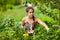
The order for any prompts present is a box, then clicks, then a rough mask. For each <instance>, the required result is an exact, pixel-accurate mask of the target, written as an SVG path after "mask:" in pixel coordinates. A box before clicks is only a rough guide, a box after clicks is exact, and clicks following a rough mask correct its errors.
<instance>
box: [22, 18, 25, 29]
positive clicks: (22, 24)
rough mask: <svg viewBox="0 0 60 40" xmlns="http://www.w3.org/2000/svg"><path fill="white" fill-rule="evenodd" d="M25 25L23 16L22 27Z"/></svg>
mask: <svg viewBox="0 0 60 40" xmlns="http://www.w3.org/2000/svg"><path fill="white" fill-rule="evenodd" d="M24 25H25V19H24V18H23V19H22V23H21V27H22V28H23V27H24Z"/></svg>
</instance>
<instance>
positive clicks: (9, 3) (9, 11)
mask: <svg viewBox="0 0 60 40" xmlns="http://www.w3.org/2000/svg"><path fill="white" fill-rule="evenodd" d="M28 5H30V6H31V5H32V7H33V8H34V10H35V12H34V15H35V16H36V17H38V18H40V19H41V20H42V21H44V22H45V23H46V24H47V25H48V27H49V28H50V30H49V31H48V32H47V31H46V29H45V28H44V27H43V26H42V25H40V24H38V23H37V25H36V28H35V32H34V34H33V35H32V36H28V37H24V36H23V34H24V33H25V30H24V29H21V28H20V22H21V20H22V18H23V17H25V16H26V7H27V6H28ZM42 29H43V30H42ZM25 36H26V35H25ZM59 37H60V0H0V40H60V38H59Z"/></svg>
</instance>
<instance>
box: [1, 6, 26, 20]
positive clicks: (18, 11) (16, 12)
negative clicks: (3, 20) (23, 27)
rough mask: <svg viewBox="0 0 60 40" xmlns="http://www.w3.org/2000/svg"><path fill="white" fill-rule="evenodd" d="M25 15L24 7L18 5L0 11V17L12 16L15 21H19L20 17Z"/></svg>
mask: <svg viewBox="0 0 60 40" xmlns="http://www.w3.org/2000/svg"><path fill="white" fill-rule="evenodd" d="M25 15H26V12H25V7H21V8H20V7H19V8H16V7H15V8H14V9H8V10H7V11H5V12H0V17H6V16H12V17H14V19H15V20H16V21H21V19H22V18H23V17H24V16H25Z"/></svg>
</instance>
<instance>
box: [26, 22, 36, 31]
mask: <svg viewBox="0 0 60 40" xmlns="http://www.w3.org/2000/svg"><path fill="white" fill-rule="evenodd" d="M25 26H26V30H33V29H34V26H35V22H32V23H31V24H30V23H29V22H26V23H25Z"/></svg>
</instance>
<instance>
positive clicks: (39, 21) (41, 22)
mask: <svg viewBox="0 0 60 40" xmlns="http://www.w3.org/2000/svg"><path fill="white" fill-rule="evenodd" d="M36 21H37V22H38V23H40V24H42V25H43V26H44V27H45V28H46V30H47V31H48V30H49V28H48V26H47V25H46V24H45V23H44V22H43V21H41V20H40V19H39V18H36Z"/></svg>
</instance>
